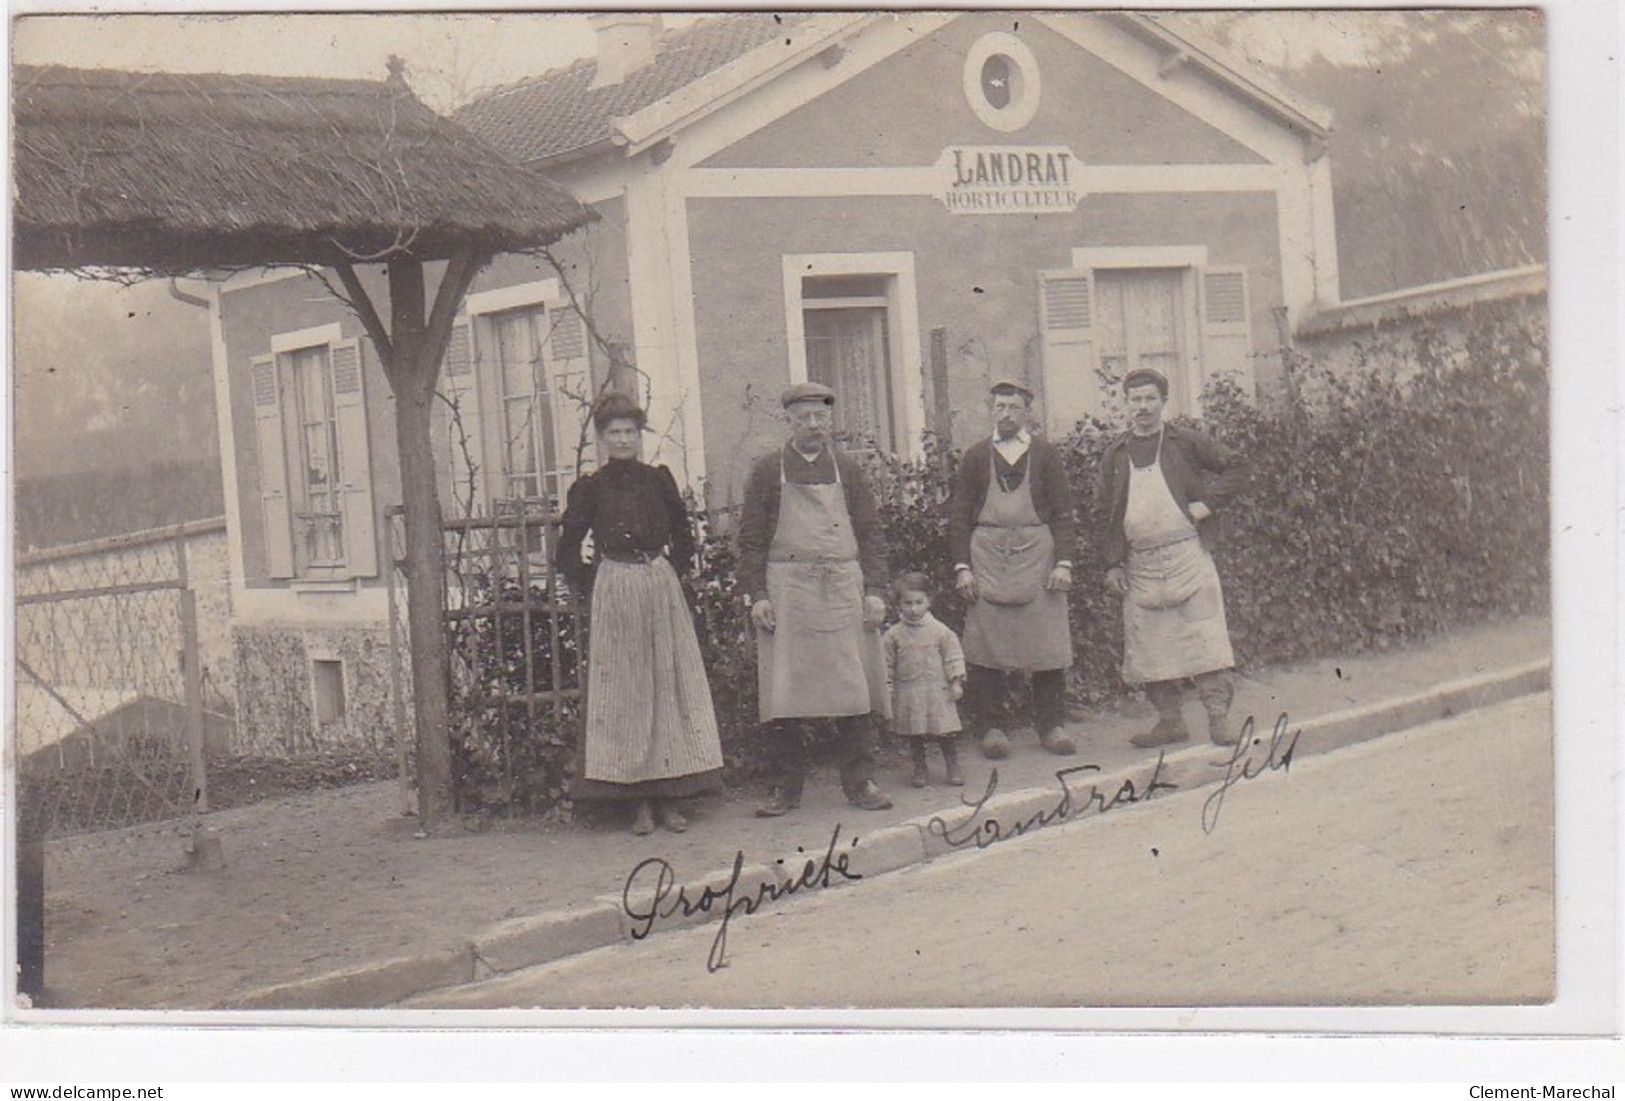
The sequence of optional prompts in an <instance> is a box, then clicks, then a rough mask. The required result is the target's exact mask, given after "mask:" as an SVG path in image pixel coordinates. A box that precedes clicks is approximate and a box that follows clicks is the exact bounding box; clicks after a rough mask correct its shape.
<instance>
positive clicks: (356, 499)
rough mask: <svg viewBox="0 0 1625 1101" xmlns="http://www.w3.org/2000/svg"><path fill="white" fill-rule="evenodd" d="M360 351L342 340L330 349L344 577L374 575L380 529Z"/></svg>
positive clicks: (360, 346)
mask: <svg viewBox="0 0 1625 1101" xmlns="http://www.w3.org/2000/svg"><path fill="white" fill-rule="evenodd" d="M365 347H367V345H363V344H362V343H361V342H360V341H358V340H346V341H343V342H342V343H339V344H335V345H333V346H332V349H331V355H332V360H333V419H334V425H335V428H336V430H337V444H338V460H339V461H338V478H337V485H338V493H337V504H338V510H337V511H338V513H339V516H340V521H339V523H340V532H341V537H342V538H341V542H342V546H343V555H344V557H343V564H344V566H345V567H347V568H346V570H345V572H346V573H348V574H349V575H350V576H351V577H376V576H377V574H378V535H377V532H378V524H377V521H376V519H375V517H374V514H373V496H372V453H371V444H370V441H369V440H368V437H367V400H366V389H365V386H364V383H363V379H364V377H365V374H366V372H365V370H364V360H363V354H362V353H363V349H364V348H365Z"/></svg>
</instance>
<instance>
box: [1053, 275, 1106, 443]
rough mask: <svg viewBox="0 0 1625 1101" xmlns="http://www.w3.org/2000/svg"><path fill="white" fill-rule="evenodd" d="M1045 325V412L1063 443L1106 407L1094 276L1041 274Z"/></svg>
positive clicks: (1055, 435)
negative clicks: (1097, 353)
mask: <svg viewBox="0 0 1625 1101" xmlns="http://www.w3.org/2000/svg"><path fill="white" fill-rule="evenodd" d="M1039 327H1040V329H1041V331H1042V334H1043V338H1044V408H1045V413H1046V418H1047V421H1048V424H1049V432H1050V435H1052V436H1054V437H1056V438H1057V439H1059V438H1061V437H1062V436H1065V435H1066V434H1067V433H1068V432H1070V431H1071V430H1072V427H1073V425H1075V424H1076V423H1077V422H1078V421H1079V420H1082V419H1083V418H1084V417H1087V416H1090V415H1099V413H1100V410H1101V408H1102V404H1101V398H1100V380H1099V378H1098V377H1097V368H1098V367H1099V364H1098V362H1097V360H1096V356H1095V294H1094V278H1093V276H1092V275H1091V273H1089V272H1088V271H1046V272H1040V273H1039Z"/></svg>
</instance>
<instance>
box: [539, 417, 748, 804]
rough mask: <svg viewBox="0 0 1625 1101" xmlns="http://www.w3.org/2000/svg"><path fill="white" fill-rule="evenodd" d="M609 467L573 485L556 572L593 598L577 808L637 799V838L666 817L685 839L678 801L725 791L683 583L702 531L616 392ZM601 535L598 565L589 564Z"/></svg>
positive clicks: (606, 451)
mask: <svg viewBox="0 0 1625 1101" xmlns="http://www.w3.org/2000/svg"><path fill="white" fill-rule="evenodd" d="M592 419H593V427H594V428H596V429H597V431H598V443H599V453H600V454H601V455H603V456H604V457H605V460H606V461H605V462H604V465H603V466H602V467H600V468H599V469H598V470H597V471H595V472H593V473H592V474H590V475H588V476H587V477H585V478H582V479H581V480H580V481H578V482H576V483H575V485H573V486H571V487H570V495H569V499H568V501H567V503H566V507H565V510H564V531H563V534H562V536H561V537H560V539H559V545H558V553H557V563H558V567H559V569H560V570H561V571H563V573H564V576H565V578H566V579H567V580H568V581H569V582H570V586H571V588H573V589H574V590H575V591H576V592H579V593H589V592H590V593H591V594H592V598H591V618H590V635H589V649H588V654H587V685H586V687H587V700H586V722H585V725H584V736H583V739H582V742H583V744H582V767H581V771H580V775H579V776H578V778H577V779H576V781H575V784H574V785H573V787H572V794H573V796H574V797H575V798H576V799H578V800H590V799H618V800H630V801H631V802H632V832H633V833H637V834H646V833H649V832H650V831H652V830H653V829H654V824H655V819H656V817H657V816H658V818H659V820H660V823H661V824H662V825H664V826H665V827H666V828H667V829H669V830H671V831H673V832H675V833H681V832H682V831H683V830H684V829H686V828H687V825H688V823H687V820H686V819H685V818H684V816H683V813H682V811H681V810H679V809H678V806H677V804H676V802H675V800H677V799H680V798H683V797H685V796H690V795H698V794H701V793H703V792H707V791H714V790H716V789H717V788H718V787H720V786H721V785H720V780H721V772H722V744H721V742H720V740H719V739H718V736H717V722H716V714H715V712H714V711H713V710H712V707H711V687H710V684H709V682H708V681H707V680H706V676H705V666H704V664H703V662H702V661H701V659H700V646H699V642H698V640H696V638H695V637H694V624H693V621H692V620H691V619H690V618H689V611H688V604H687V602H686V601H685V600H684V599H683V588H682V584H681V582H680V581H679V580H678V575H679V573H681V572H686V571H687V570H688V568H689V566H690V564H691V563H692V561H693V558H694V534H693V531H692V529H691V527H690V524H689V516H688V509H687V508H686V507H685V506H684V505H683V499H682V497H681V495H680V494H679V493H678V492H677V482H676V480H675V479H674V478H672V476H671V471H670V470H668V469H666V468H665V467H663V466H658V467H657V466H650V465H648V464H647V463H644V462H643V461H641V460H640V459H639V458H638V452H639V444H640V439H641V435H642V432H643V426H644V413H643V410H641V409H639V408H638V406H637V403H636V402H634V401H633V400H632V399H631V398H630V397H628V396H627V395H626V394H622V393H619V392H617V391H611V392H609V393H607V394H605V395H604V396H602V397H601V398H599V399H598V401H597V402H595V403H594V405H593V413H592ZM588 532H591V533H592V542H593V558H592V562H591V564H590V565H589V564H588V563H586V562H584V561H583V560H582V554H581V549H582V542H583V540H585V539H586V537H587V534H588Z"/></svg>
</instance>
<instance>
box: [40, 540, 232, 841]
mask: <svg viewBox="0 0 1625 1101" xmlns="http://www.w3.org/2000/svg"><path fill="white" fill-rule="evenodd" d="M104 542H105V544H106V545H99V546H98V547H96V548H94V549H95V550H97V551H98V552H99V553H91V554H79V555H75V556H72V557H68V556H63V557H60V558H57V559H51V558H46V559H45V560H43V561H40V562H36V563H29V562H28V561H27V560H24V561H23V562H20V563H19V565H20V566H23V565H28V566H30V567H31V568H29V569H26V570H25V569H19V571H18V575H17V583H18V593H17V596H16V600H15V605H16V630H17V649H16V706H17V723H16V730H17V759H18V781H19V804H20V812H21V814H20V819H19V823H18V826H19V833H20V834H22V835H23V836H26V837H34V838H44V837H56V836H63V835H67V834H74V833H85V832H91V831H95V830H104V829H113V828H118V827H122V826H128V825H132V824H135V823H138V822H152V821H161V820H164V819H169V818H178V817H182V816H184V815H188V814H192V813H196V812H200V811H203V810H206V809H207V808H208V776H207V770H206V766H205V763H204V762H205V725H206V724H205V707H204V694H205V677H204V671H203V666H202V661H201V657H200V643H199V630H198V613H197V599H196V596H195V594H194V593H193V592H192V590H191V587H190V586H191V582H190V577H189V572H188V565H189V564H188V560H187V531H186V529H185V527H184V526H182V527H180V528H176V529H173V537H172V538H167V539H156V540H155V539H153V538H151V537H150V536H140V537H130V538H128V539H126V540H122V541H104ZM36 567H37V568H36ZM220 722H225V723H228V724H229V718H224V717H217V726H218V725H219V723H220ZM217 736H219V737H221V738H225V737H227V736H228V734H227V732H225V731H220V730H217Z"/></svg>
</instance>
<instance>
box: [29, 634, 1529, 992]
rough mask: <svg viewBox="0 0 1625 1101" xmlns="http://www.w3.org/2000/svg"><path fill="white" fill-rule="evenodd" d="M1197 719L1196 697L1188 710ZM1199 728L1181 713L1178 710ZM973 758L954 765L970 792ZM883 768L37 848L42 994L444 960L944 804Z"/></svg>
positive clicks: (1486, 645) (287, 810)
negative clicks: (539, 921) (424, 825)
mask: <svg viewBox="0 0 1625 1101" xmlns="http://www.w3.org/2000/svg"><path fill="white" fill-rule="evenodd" d="M1550 652H1551V643H1550V625H1549V623H1548V622H1547V621H1545V620H1543V619H1524V620H1517V621H1511V622H1507V623H1500V624H1492V625H1488V626H1485V627H1480V628H1475V629H1474V630H1471V631H1466V632H1461V633H1458V634H1456V635H1454V636H1452V637H1450V638H1446V639H1440V640H1436V641H1434V642H1433V643H1431V644H1429V645H1428V646H1425V647H1418V648H1414V649H1409V650H1396V651H1391V652H1389V653H1387V654H1382V655H1371V656H1363V657H1356V658H1351V659H1340V660H1338V661H1325V662H1317V663H1312V664H1306V665H1303V666H1299V667H1295V668H1291V669H1277V670H1270V671H1267V672H1265V673H1263V674H1261V675H1259V676H1257V677H1254V678H1251V679H1248V680H1246V681H1244V682H1243V684H1242V686H1241V689H1240V692H1239V693H1238V698H1237V707H1238V709H1239V713H1240V714H1243V715H1244V714H1247V713H1249V711H1251V712H1253V713H1256V714H1258V715H1260V716H1271V717H1273V716H1274V715H1275V714H1277V713H1279V712H1281V711H1285V712H1287V713H1288V714H1289V715H1291V716H1292V717H1293V718H1295V719H1306V718H1310V717H1313V716H1315V715H1319V714H1326V713H1329V712H1333V711H1341V710H1344V709H1346V708H1349V707H1351V706H1359V705H1362V704H1368V703H1374V702H1378V701H1381V700H1384V699H1388V698H1391V697H1394V696H1398V695H1404V694H1408V693H1413V692H1419V691H1422V690H1424V689H1426V688H1429V687H1431V686H1433V685H1436V684H1439V683H1442V682H1446V681H1451V680H1456V679H1460V678H1462V677H1467V676H1473V675H1476V674H1479V673H1484V672H1487V671H1490V670H1494V669H1499V668H1505V667H1508V666H1512V665H1516V664H1520V663H1524V662H1528V661H1532V660H1536V659H1538V658H1541V657H1545V656H1549V654H1550ZM1191 706H1192V707H1193V708H1194V707H1195V705H1194V703H1193V704H1192V705H1191ZM1192 719H1193V721H1194V719H1195V711H1194V710H1193V712H1192ZM1145 723H1146V718H1145V716H1144V715H1139V714H1135V715H1130V716H1117V715H1103V716H1092V717H1090V718H1088V719H1087V720H1085V721H1083V722H1081V723H1077V724H1074V729H1076V730H1078V731H1079V733H1080V740H1081V742H1082V748H1081V750H1080V756H1079V757H1078V758H1075V759H1074V763H1076V762H1082V761H1088V762H1091V763H1098V764H1100V765H1101V766H1102V767H1103V768H1110V767H1113V766H1115V765H1118V764H1127V763H1131V762H1133V761H1135V760H1137V759H1139V758H1140V757H1141V756H1144V755H1145V754H1144V751H1137V750H1132V749H1130V748H1128V747H1127V745H1126V739H1127V737H1128V735H1129V734H1131V733H1133V732H1135V731H1136V730H1138V729H1140V728H1141V727H1142V726H1143V725H1145ZM988 767H989V765H988V763H987V762H982V761H980V760H979V759H977V758H976V757H975V756H974V755H972V756H971V758H970V768H969V769H968V772H969V780H970V785H971V787H972V788H974V789H978V790H979V789H980V786H981V785H982V784H984V783H985V780H986V776H987V772H986V770H987V768H988ZM1054 767H1055V759H1054V758H1051V757H1049V756H1047V755H1046V754H1043V753H1042V752H1041V751H1039V750H1038V749H1037V748H1036V746H1035V745H1034V744H1033V739H1032V738H1030V737H1028V738H1027V739H1025V740H1021V741H1018V745H1017V752H1016V754H1015V755H1014V757H1013V758H1012V759H1010V760H1008V761H1003V762H1000V764H999V769H1000V786H1001V789H1003V790H1012V789H1014V788H1017V787H1025V786H1036V785H1041V784H1046V783H1049V782H1052V780H1051V776H1052V772H1053V769H1054ZM905 778H906V771H905V769H904V766H902V765H901V763H900V762H898V761H897V760H895V759H893V760H892V761H891V762H890V764H889V765H888V766H887V768H886V770H885V774H884V775H883V777H882V779H883V781H884V782H885V786H886V787H888V789H889V790H890V791H891V793H892V795H893V796H894V798H895V799H896V802H897V806H896V808H895V809H894V810H892V811H890V812H885V813H882V814H863V813H862V812H858V811H854V810H852V809H851V808H849V807H847V806H846V805H845V804H844V802H842V801H841V800H840V799H839V796H838V794H837V792H836V790H835V784H834V781H833V779H831V778H829V777H815V778H814V781H813V783H811V784H810V785H809V788H808V794H807V800H806V803H805V804H804V806H803V808H802V810H801V811H800V812H799V813H798V814H797V815H793V816H789V817H787V818H783V819H778V820H775V821H770V822H763V821H760V820H758V819H755V818H753V817H752V816H751V809H752V807H753V805H754V800H755V797H756V794H757V793H755V792H740V793H732V794H730V795H728V796H725V797H720V798H717V799H713V800H710V801H708V802H706V803H705V804H703V805H702V806H700V807H699V808H698V813H697V815H696V821H695V825H694V827H693V828H691V829H690V831H689V832H688V833H687V834H684V835H682V836H681V837H676V836H673V835H670V834H657V835H655V836H654V837H651V838H635V837H632V836H631V835H630V834H628V833H626V832H624V831H622V830H620V829H618V828H613V827H608V826H600V827H597V828H588V827H584V826H573V827H557V826H555V827H548V828H542V827H538V826H535V825H532V824H519V825H516V826H514V827H512V828H494V829H489V830H485V831H483V832H476V833H464V834H460V835H456V836H450V837H445V838H433V839H427V840H413V839H412V838H411V832H410V830H409V829H408V830H397V829H392V828H391V824H392V823H395V824H399V822H400V820H399V819H398V811H399V794H398V792H397V790H396V788H395V786H394V785H393V784H391V783H375V784H365V785H359V786H356V787H352V788H345V789H340V790H331V791H320V792H312V793H309V794H305V795H299V796H293V797H289V798H285V799H279V800H274V801H268V802H265V803H260V804H256V805H254V806H249V807H243V808H239V809H235V810H229V811H222V812H218V813H216V814H213V815H210V816H209V819H208V825H209V828H210V829H211V830H212V831H213V833H214V835H215V836H217V837H218V838H219V839H220V842H221V849H222V852H223V854H224V866H223V867H220V868H218V869H216V870H213V871H208V872H190V871H187V870H186V857H185V851H184V850H185V845H186V838H185V834H184V832H183V831H182V830H181V829H179V828H178V827H175V826H169V827H162V828H158V827H154V828H147V829H136V830H129V831H120V832H117V833H108V834H98V835H91V836H87V837H81V838H70V839H64V840H61V841H55V842H52V843H50V845H49V846H48V848H47V856H46V997H45V999H44V1003H45V1004H46V1005H47V1006H51V1007H101V1008H207V1007H211V1006H216V1005H219V1004H221V1003H222V1002H224V1001H226V1000H227V999H229V998H231V997H232V996H234V995H237V994H240V993H243V992H245V991H247V990H251V989H254V988H257V987H262V986H269V985H272V984H275V983H280V982H288V981H291V980H295V979H300V978H305V977H309V976H314V975H319V974H322V973H324V972H328V971H333V970H337V969H340V968H344V967H349V966H354V965H357V964H361V963H366V962H370V961H376V960H381V959H387V958H390V957H393V956H399V955H403V954H408V953H418V952H421V951H425V950H429V949H433V948H436V947H447V948H450V947H454V946H456V945H459V944H461V943H463V942H465V941H466V939H467V938H468V937H469V936H470V935H471V934H473V933H475V932H476V931H478V930H479V929H481V928H483V927H484V926H486V925H489V924H491V923H493V922H496V921H500V920H503V919H505V918H510V917H516V916H521V915H526V914H533V913H537V912H540V911H543V910H548V909H554V908H562V907H565V906H569V905H572V904H576V903H580V902H583V901H586V900H588V899H591V898H594V897H601V896H608V895H613V896H615V897H617V898H618V897H619V892H620V889H621V885H622V883H623V882H624V881H625V878H626V875H627V873H628V872H629V871H630V870H631V869H632V867H633V866H634V865H636V863H637V862H638V861H639V860H641V859H643V858H644V857H646V856H650V855H660V856H663V857H665V858H666V859H668V860H669V861H671V862H672V864H673V865H674V866H676V867H678V868H680V869H683V870H684V873H685V875H686V874H687V873H690V872H692V873H694V874H700V873H703V872H705V871H709V870H712V869H717V868H721V867H724V866H725V865H727V864H728V863H730V862H731V860H732V857H733V855H734V853H735V851H736V850H744V851H745V852H746V853H747V855H749V854H756V855H760V854H762V853H773V852H784V851H789V850H791V849H793V848H795V847H796V846H798V845H802V846H807V847H811V846H819V847H822V846H823V845H824V844H825V843H826V842H827V839H828V836H829V832H830V829H831V828H832V827H833V826H834V825H835V824H836V823H838V822H839V823H844V824H845V826H846V828H847V829H849V830H850V829H853V828H857V829H863V828H880V827H884V826H890V825H894V824H896V823H898V822H901V821H903V820H905V819H908V818H911V817H914V816H916V815H921V814H928V813H931V812H934V811H936V810H939V809H941V808H942V807H944V806H946V805H951V804H952V803H953V802H955V801H957V799H958V798H959V795H960V793H959V792H958V791H957V790H955V789H949V788H944V787H933V788H928V789H925V790H923V791H916V790H913V789H910V788H908V787H907V786H906V779H905Z"/></svg>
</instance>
